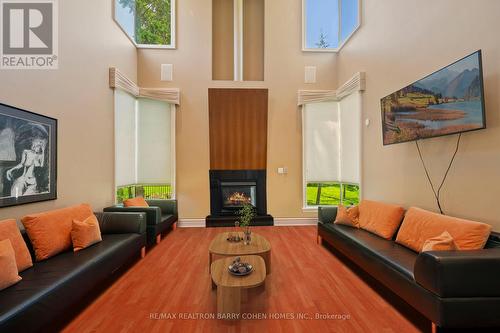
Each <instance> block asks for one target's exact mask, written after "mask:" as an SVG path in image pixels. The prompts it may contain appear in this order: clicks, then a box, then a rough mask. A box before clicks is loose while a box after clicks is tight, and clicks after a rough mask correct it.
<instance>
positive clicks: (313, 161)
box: [302, 92, 361, 184]
mask: <svg viewBox="0 0 500 333" xmlns="http://www.w3.org/2000/svg"><path fill="white" fill-rule="evenodd" d="M302 110H303V111H302V112H303V140H304V142H303V149H304V169H305V170H304V178H305V181H306V182H307V183H311V182H343V183H353V184H359V183H360V143H361V95H360V93H359V92H354V93H352V94H350V95H348V96H346V97H344V98H342V99H341V100H340V101H338V102H334V101H331V102H321V103H309V104H305V105H304V106H303V108H302Z"/></svg>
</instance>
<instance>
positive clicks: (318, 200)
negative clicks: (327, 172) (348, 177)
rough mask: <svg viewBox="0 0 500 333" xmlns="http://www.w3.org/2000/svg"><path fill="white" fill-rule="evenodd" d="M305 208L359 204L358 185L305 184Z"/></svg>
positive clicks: (333, 183) (335, 183)
mask: <svg viewBox="0 0 500 333" xmlns="http://www.w3.org/2000/svg"><path fill="white" fill-rule="evenodd" d="M306 190H307V192H306V193H307V195H306V197H307V206H338V205H339V204H343V205H345V206H351V205H357V204H358V203H359V185H356V184H345V183H337V182H328V183H326V182H322V183H308V184H307V189H306Z"/></svg>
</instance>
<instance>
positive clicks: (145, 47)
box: [135, 44, 177, 50]
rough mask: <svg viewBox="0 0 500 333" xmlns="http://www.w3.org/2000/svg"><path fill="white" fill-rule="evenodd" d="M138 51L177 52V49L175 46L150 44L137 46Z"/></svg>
mask: <svg viewBox="0 0 500 333" xmlns="http://www.w3.org/2000/svg"><path fill="white" fill-rule="evenodd" d="M135 47H136V48H138V49H166V50H176V49H177V47H175V46H174V45H148V44H135Z"/></svg>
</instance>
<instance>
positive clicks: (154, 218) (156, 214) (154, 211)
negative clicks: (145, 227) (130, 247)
mask: <svg viewBox="0 0 500 333" xmlns="http://www.w3.org/2000/svg"><path fill="white" fill-rule="evenodd" d="M103 211H104V212H118V213H146V221H147V224H149V225H155V224H158V223H160V222H161V209H160V208H159V207H123V206H119V205H116V206H111V207H106V208H104V209H103Z"/></svg>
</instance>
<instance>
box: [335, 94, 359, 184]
mask: <svg viewBox="0 0 500 333" xmlns="http://www.w3.org/2000/svg"><path fill="white" fill-rule="evenodd" d="M339 114H340V138H341V141H340V171H341V172H340V181H342V182H344V183H353V184H359V183H360V177H359V175H360V154H361V152H360V145H361V94H360V93H359V92H355V93H353V94H350V95H349V96H346V97H345V98H343V99H342V100H341V101H340V102H339Z"/></svg>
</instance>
